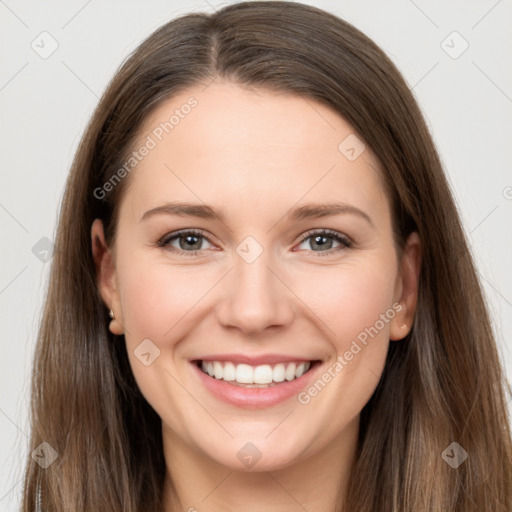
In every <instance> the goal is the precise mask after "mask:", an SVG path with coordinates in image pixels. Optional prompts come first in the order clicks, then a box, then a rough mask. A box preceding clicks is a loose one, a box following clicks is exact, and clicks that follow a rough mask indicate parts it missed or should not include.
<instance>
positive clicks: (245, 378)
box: [235, 364, 254, 384]
mask: <svg viewBox="0 0 512 512" xmlns="http://www.w3.org/2000/svg"><path fill="white" fill-rule="evenodd" d="M253 374H254V372H253V369H252V366H249V365H248V364H239V365H237V367H236V378H235V380H236V381H237V382H240V384H254V381H253V380H252V378H253Z"/></svg>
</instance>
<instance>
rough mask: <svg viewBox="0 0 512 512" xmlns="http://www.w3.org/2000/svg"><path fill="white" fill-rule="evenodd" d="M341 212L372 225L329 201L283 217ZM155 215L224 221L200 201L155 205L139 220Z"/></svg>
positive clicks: (355, 210)
mask: <svg viewBox="0 0 512 512" xmlns="http://www.w3.org/2000/svg"><path fill="white" fill-rule="evenodd" d="M341 214H352V215H357V216H358V217H360V218H362V219H364V220H366V221H367V222H368V223H369V224H370V225H371V226H372V227H374V225H373V222H372V219H371V218H370V216H369V215H368V214H367V213H365V212H364V211H363V210H360V209H359V208H356V207H355V206H352V205H349V204H345V203H329V204H319V203H312V204H306V205H303V206H299V207H298V208H294V209H292V210H291V211H289V212H288V213H287V214H286V215H285V217H286V218H287V220H288V221H293V220H303V219H318V218H322V217H330V216H334V215H341ZM155 215H176V216H179V217H184V216H190V217H198V218H201V219H211V220H218V221H220V222H223V223H224V222H225V218H224V215H223V214H222V212H221V211H220V210H218V209H216V208H215V207H213V206H209V205H207V204H200V203H186V202H178V201H176V202H171V203H166V204H164V205H162V206H157V207H156V208H152V209H151V210H148V211H147V212H145V213H144V214H143V215H142V217H141V219H140V221H141V222H142V221H144V220H147V219H149V218H151V217H154V216H155Z"/></svg>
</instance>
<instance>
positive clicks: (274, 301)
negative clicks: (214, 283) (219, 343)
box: [218, 237, 293, 333]
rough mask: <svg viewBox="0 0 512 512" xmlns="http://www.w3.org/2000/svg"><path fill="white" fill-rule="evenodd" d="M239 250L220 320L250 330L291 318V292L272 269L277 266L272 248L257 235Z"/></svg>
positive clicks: (279, 323)
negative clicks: (262, 244)
mask: <svg viewBox="0 0 512 512" xmlns="http://www.w3.org/2000/svg"><path fill="white" fill-rule="evenodd" d="M248 238H249V237H248ZM236 252H237V254H235V255H234V259H233V269H232V271H231V272H230V273H229V276H228V277H229V278H228V280H227V283H226V287H227V289H226V294H225V295H224V300H223V301H222V304H221V305H220V306H219V309H218V318H219V321H220V322H221V323H222V324H223V325H225V326H236V327H238V328H240V329H241V330H243V331H244V332H246V333H248V332H257V331H259V330H263V329H265V328H266V327H269V326H277V325H283V324H286V323H287V322H289V321H290V320H291V318H292V316H293V309H292V304H291V302H290V295H289V294H288V293H287V290H286V287H285V286H284V285H283V284H282V283H281V282H280V280H279V279H277V278H276V276H275V275H274V272H275V270H274V269H273V271H271V270H270V268H273V267H275V266H276V265H275V262H274V261H273V258H272V254H271V251H270V250H263V247H262V246H261V245H260V244H258V245H256V243H255V241H254V239H253V240H245V241H244V242H242V243H241V244H240V245H239V246H238V247H237V250H236ZM269 267H270V268H269Z"/></svg>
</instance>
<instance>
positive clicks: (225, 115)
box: [23, 2, 512, 512]
mask: <svg viewBox="0 0 512 512" xmlns="http://www.w3.org/2000/svg"><path fill="white" fill-rule="evenodd" d="M324 249H326V250H324ZM52 264H53V267H52V272H51V277H50V286H49V292H48V297H47V303H46V307H45V312H44V318H43V322H42V326H41V330H40V336H39V340H38V345H37V353H36V364H35V368H34V375H33V388H32V389H33V391H32V392H33V399H32V440H31V443H32V444H31V449H32V451H33V452H32V457H31V458H30V460H29V462H28V465H27V472H26V482H25V491H24V504H23V509H24V510H25V511H32V510H34V508H35V507H36V505H39V506H40V509H41V510H45V511H50V510H59V511H60V510H73V511H98V510H102V511H110V510H112V511H114V510H115V511H118V510H119V511H120V510H123V511H127V512H136V511H137V512H139V511H158V512H175V511H178V510H190V511H192V510H198V511H203V510H204V511H211V510H234V509H240V508H242V507H243V509H244V510H249V511H251V510H252V511H256V510H258V511H259V510H270V511H272V510H279V511H292V510H311V511H313V510H319V511H320V510H321V511H346V512H348V511H353V510H358V511H365V512H370V511H372V512H373V511H383V510H385V511H388V510H389V511H391V510H392V511H396V512H399V511H400V512H406V511H407V512H409V511H413V510H414V511H415V512H419V511H427V510H428V511H436V512H441V511H446V510H457V511H464V512H469V511H477V510H478V511H482V510H493V511H503V512H504V511H510V510H511V509H512V489H511V485H510V482H511V481H512V450H511V435H510V426H509V424H508V422H507V409H506V394H505V379H504V375H503V371H502V368H501V366H500V361H499V358H498V355H497V350H496V342H495V339H494V335H493V332H492V329H491V325H490V321H489V317H488V313H487V311H486V308H485V305H484V300H483V297H482V291H481V288H480V285H479V282H478V280H477V277H476V272H475V268H474V264H473V261H472V258H471V256H470V253H469V251H468V247H467V242H466V240H465V238H464V235H463V230H462V228H461V223H460V220H459V216H458V213H457V210H456V207H455V205H454V202H453V199H452V196H451V193H450V190H449V187H448V184H447V181H446V178H445V176H444V174H443V170H442V167H441V164H440V161H439V158H438V155H437V153H436V150H435V148H434V146H433V143H432V140H431V137H430V135H429V133H428V130H427V128H426V126H425V123H424V121H423V118H422V116H421V114H420V111H419V109H418V107H417V105H416V103H415V101H414V99H413V97H412V94H411V93H410V91H409V89H408V87H407V85H406V83H405V82H404V80H403V79H402V77H401V76H400V74H399V72H398V71H397V69H396V68H395V67H394V65H393V64H392V63H391V61H390V60H389V59H388V58H387V57H386V56H385V55H384V54H383V52H382V51H381V50H380V49H379V48H378V47H377V46H376V45H375V44H374V43H373V42H372V41H371V40H369V39H368V38H367V37H366V36H364V35H363V34H361V33H360V32H359V31H358V30H356V29H355V28H354V27H352V26H351V25H349V24H347V23H346V22H344V21H342V20H340V19H338V18H336V17H334V16H333V15H330V14H328V13H326V12H323V11H321V10H319V9H316V8H313V7H308V6H304V5H301V4H297V3H293V2H250V3H241V4H234V5H231V6H228V7H225V8H224V9H222V10H220V11H218V12H216V13H215V14H213V15H205V14H191V15H187V16H183V17H181V18H178V19H176V20H174V21H171V22H170V23H168V24H167V25H165V26H163V27H161V28H160V29H159V30H157V31H156V32H155V33H154V34H153V35H151V36H150V37H149V38H148V39H147V40H146V41H145V42H144V43H142V45H141V46H140V47H139V48H138V49H137V50H136V51H135V52H134V54H133V55H132V56H131V57H130V58H129V59H128V60H127V62H126V63H125V64H124V65H123V66H122V68H121V69H120V70H119V71H118V73H117V74H116V76H115V77H114V79H113V81H112V82H111V84H110V86H109V87H108V90H107V91H106V93H105V94H104V96H103V98H102V100H101V101H100V104H99V106H98V108H97V110H96V112H95V113H94V116H93V118H92V120H91V122H90V125H89V127H88V129H87V131H86V133H85V135H84V138H83V139H82V143H81V145H80V147H79V150H78V153H77V155H76V158H75V161H74V164H73V168H72V170H71V173H70V176H69V179H68V183H67V186H66V192H65V196H64V200H63V205H62V210H61V213H60V222H59V228H58V236H57V240H56V252H55V256H54V259H53V263H52ZM38 459H39V460H38ZM37 500H39V503H37Z"/></svg>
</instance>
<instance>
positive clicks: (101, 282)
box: [91, 219, 123, 334]
mask: <svg viewBox="0 0 512 512" xmlns="http://www.w3.org/2000/svg"><path fill="white" fill-rule="evenodd" d="M91 244H92V255H93V259H94V264H95V267H96V283H97V286H98V290H99V292H100V295H101V297H102V299H103V302H104V303H105V306H106V307H107V309H108V310H111V311H112V315H111V318H112V320H111V322H110V327H109V329H110V331H111V332H112V333H113V334H123V325H122V316H121V307H120V302H119V294H118V292H117V287H116V270H115V264H114V260H113V255H112V250H111V249H110V248H109V247H108V245H107V243H106V241H105V233H104V229H103V222H102V221H101V219H95V220H94V222H93V223H92V226H91Z"/></svg>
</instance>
